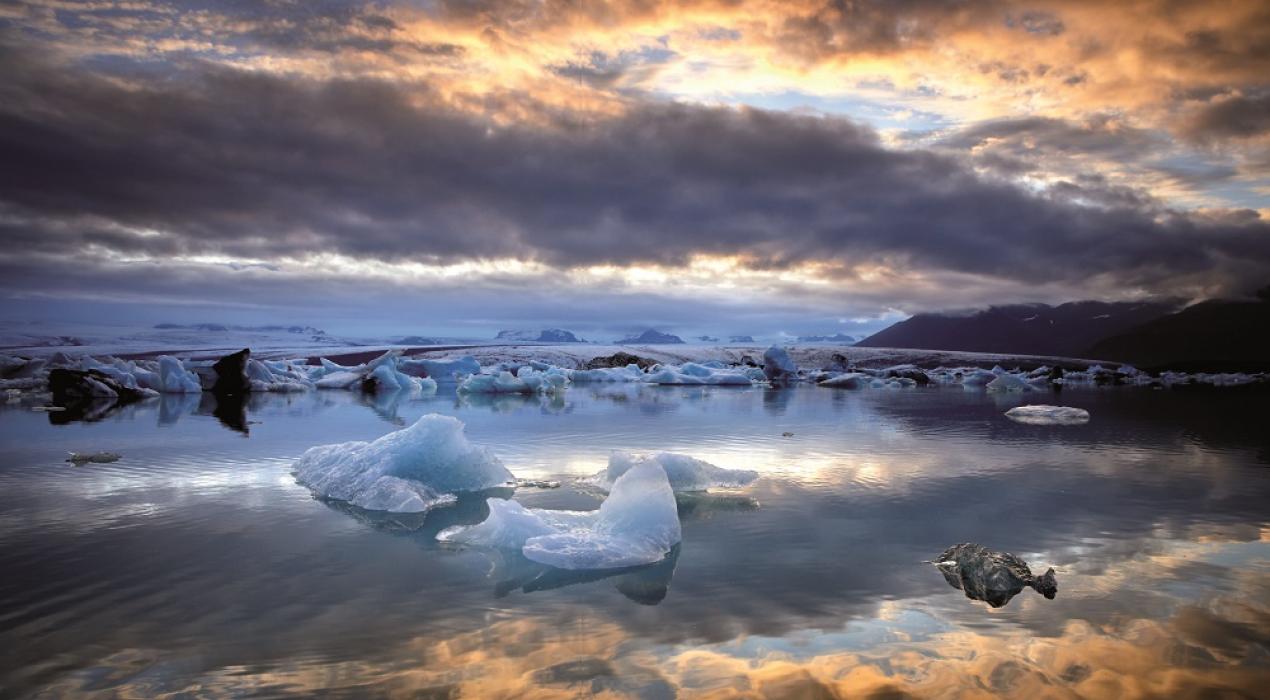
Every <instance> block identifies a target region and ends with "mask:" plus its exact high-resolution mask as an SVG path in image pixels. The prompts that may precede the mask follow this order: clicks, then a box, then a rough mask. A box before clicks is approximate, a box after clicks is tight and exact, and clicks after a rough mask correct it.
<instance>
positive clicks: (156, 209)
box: [0, 49, 1270, 289]
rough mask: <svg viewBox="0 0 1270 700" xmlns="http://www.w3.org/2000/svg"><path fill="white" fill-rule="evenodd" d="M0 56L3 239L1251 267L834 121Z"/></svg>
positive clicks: (1093, 190)
mask: <svg viewBox="0 0 1270 700" xmlns="http://www.w3.org/2000/svg"><path fill="white" fill-rule="evenodd" d="M0 59H2V60H3V62H4V64H5V65H6V68H7V71H6V74H5V77H4V78H3V80H2V81H0V161H2V162H4V163H5V166H4V168H3V169H2V170H0V203H3V206H4V209H5V211H4V214H5V216H4V217H3V219H2V220H3V221H4V222H6V223H5V225H6V229H7V230H6V231H5V237H6V239H8V240H10V241H13V242H16V243H18V244H19V245H20V246H29V247H31V248H35V249H39V250H40V251H43V252H55V251H57V250H58V249H59V248H60V249H62V250H65V251H66V252H68V253H69V252H76V251H80V250H83V249H84V246H86V245H89V244H94V245H97V246H99V247H102V248H105V249H109V250H117V251H126V252H132V253H143V252H144V253H148V254H150V255H153V256H159V257H163V256H172V255H177V254H197V253H205V254H223V255H230V256H238V257H251V258H261V259H272V258H277V257H279V256H297V255H303V254H305V253H307V252H321V251H334V252H339V253H344V254H347V255H351V256H356V257H364V258H375V259H381V260H386V261H393V260H400V259H425V260H438V261H452V260H460V259H470V258H494V257H516V258H521V259H534V260H539V261H544V262H547V263H549V264H552V265H556V266H562V267H567V266H576V265H587V264H594V263H616V264H626V263H633V262H657V263H666V264H676V263H681V262H683V261H684V260H685V259H687V258H688V257H689V256H691V255H694V254H700V253H714V254H729V255H731V254H739V255H744V256H749V257H751V258H753V259H754V260H755V261H756V263H755V264H757V265H760V266H774V267H781V266H786V265H791V264H797V263H802V262H808V261H815V262H829V263H845V264H848V265H851V264H857V263H861V262H877V263H882V264H888V265H892V266H893V265H901V266H904V265H911V266H914V267H916V268H919V269H931V270H949V271H956V272H964V273H978V274H986V275H994V276H999V277H1004V278H1008V279H1014V280H1027V281H1038V282H1040V281H1067V282H1072V281H1080V280H1084V279H1088V278H1091V277H1093V276H1095V275H1112V276H1113V277H1115V278H1116V279H1118V280H1119V281H1120V282H1122V283H1123V284H1125V285H1146V286H1149V287H1151V286H1153V287H1155V288H1156V289H1166V288H1167V287H1168V286H1169V285H1170V284H1172V283H1173V282H1174V281H1175V280H1176V277H1177V276H1178V275H1187V276H1190V277H1193V278H1200V279H1202V280H1203V282H1204V283H1206V284H1208V285H1215V286H1217V287H1222V286H1230V285H1237V284H1240V283H1242V282H1243V281H1245V280H1243V279H1241V278H1240V276H1242V275H1249V274H1251V275H1253V276H1260V277H1264V276H1265V274H1266V271H1267V269H1270V227H1268V226H1267V224H1266V223H1265V222H1264V221H1262V220H1260V219H1259V218H1256V217H1255V216H1253V217H1251V218H1248V217H1245V218H1244V219H1235V218H1229V217H1228V218H1226V219H1220V220H1218V219H1212V218H1197V217H1195V216H1192V215H1187V214H1184V213H1179V212H1176V211H1170V210H1166V209H1164V208H1162V207H1160V206H1159V205H1157V204H1155V203H1153V201H1152V200H1149V199H1145V198H1144V199H1139V200H1134V199H1132V198H1126V197H1124V196H1119V195H1116V193H1114V192H1111V193H1110V195H1109V194H1108V191H1107V190H1105V189H1100V188H1099V187H1098V186H1097V184H1096V183H1075V184H1073V185H1072V186H1078V187H1080V188H1081V189H1082V192H1081V193H1080V194H1079V197H1076V196H1072V194H1071V192H1072V190H1071V187H1057V188H1054V189H1052V190H1050V191H1047V192H1042V193H1031V192H1028V191H1025V190H1023V189H1021V188H1019V187H1016V186H1013V185H1009V184H1006V183H1004V182H1000V181H996V180H990V179H982V178H980V177H977V176H976V175H975V174H974V173H973V172H972V171H971V170H970V169H968V168H967V167H966V166H965V165H964V164H963V162H962V161H960V160H958V159H956V158H954V157H951V156H948V155H941V154H938V153H935V152H928V151H922V150H910V151H894V150H888V149H887V148H884V147H883V146H882V145H881V144H880V143H879V141H878V139H877V137H876V135H875V134H874V133H873V132H872V131H871V130H869V129H867V128H863V127H861V126H858V125H856V124H854V123H852V122H850V121H848V120H845V119H838V118H820V117H806V116H795V115H788V114H780V113H772V112H765V111H760V110H753V109H742V110H734V109H725V108H708V107H699V106H686V105H674V104H651V103H645V104H639V105H634V106H632V108H631V109H630V110H629V112H627V113H626V114H624V115H623V116H619V117H613V118H608V119H597V120H589V121H587V120H578V119H572V118H560V119H558V120H556V121H555V122H554V123H549V124H545V125H520V126H510V127H509V126H496V125H494V124H492V123H489V122H487V121H486V120H484V119H482V118H480V117H476V116H472V115H470V114H467V113H462V112H458V111H455V110H453V109H451V108H448V107H446V106H444V105H443V104H442V103H441V101H440V100H439V99H434V98H433V96H432V95H431V93H430V92H429V90H428V88H427V87H426V86H421V85H408V86H403V85H400V84H387V83H379V82H375V81H370V80H360V81H356V82H353V81H327V82H320V81H316V80H308V79H300V78H284V77H279V76H273V75H267V74H258V73H248V72H241V71H235V70H232V69H226V68H216V67H211V66H194V67H193V68H191V69H189V71H188V72H186V73H182V74H181V75H180V76H179V77H177V78H171V79H162V80H160V79H154V80H139V81H134V82H133V83H132V84H128V85H124V84H120V83H119V82H117V81H114V80H107V79H104V78H100V77H98V76H97V75H95V74H93V73H90V72H86V71H77V70H67V69H66V67H65V66H61V65H59V66H52V65H47V64H45V63H42V62H41V61H40V59H39V58H38V57H35V56H32V55H30V54H29V53H18V52H16V51H14V50H12V49H9V50H7V51H6V52H5V53H4V54H3V55H2V56H0ZM1041 126H1045V125H1044V124H1041ZM1028 127H1029V132H1030V133H1033V134H1036V133H1040V132H1038V129H1037V128H1036V127H1037V124H1030V125H1028ZM994 128H996V129H997V130H998V131H1000V130H1001V129H1002V125H996V126H995V127H994ZM1005 128H1006V130H1007V131H1008V130H1009V129H1011V128H1014V127H1012V126H1010V125H1005ZM1040 131H1044V130H1043V129H1042V130H1040ZM1055 131H1056V133H1057V134H1058V135H1056V136H1054V138H1065V137H1064V136H1063V135H1062V131H1061V129H1060V130H1055ZM1088 138H1096V136H1089V137H1088ZM1086 147H1088V146H1086ZM1135 147H1141V146H1140V145H1139V146H1135ZM1111 195H1116V196H1111ZM1078 201H1079V202H1089V201H1095V202H1098V203H1099V206H1082V205H1080V204H1078V203H1077V202H1078ZM138 229H140V230H143V231H142V233H144V231H145V230H149V231H158V232H161V233H162V234H163V235H158V236H147V235H139V234H138V231H137V230H138ZM11 250H13V249H11ZM1233 257H1237V258H1239V259H1240V262H1239V263H1238V265H1235V264H1233V263H1231V262H1230V260H1231V259H1232V258H1233Z"/></svg>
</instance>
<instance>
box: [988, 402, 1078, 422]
mask: <svg viewBox="0 0 1270 700" xmlns="http://www.w3.org/2000/svg"><path fill="white" fill-rule="evenodd" d="M1005 417H1006V418H1009V419H1010V420H1012V421H1015V422H1016V423H1027V424H1029V425H1081V424H1082V423H1088V422H1089V411H1086V410H1085V409H1083V408H1075V407H1073V406H1045V405H1032V406H1016V407H1014V408H1011V409H1010V410H1008V411H1006V412H1005Z"/></svg>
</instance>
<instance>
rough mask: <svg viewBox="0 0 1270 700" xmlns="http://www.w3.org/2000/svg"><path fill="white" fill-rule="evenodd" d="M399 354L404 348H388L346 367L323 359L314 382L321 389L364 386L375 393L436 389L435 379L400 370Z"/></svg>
mask: <svg viewBox="0 0 1270 700" xmlns="http://www.w3.org/2000/svg"><path fill="white" fill-rule="evenodd" d="M400 357H401V350H389V351H388V352H386V353H384V354H383V355H380V356H379V357H377V358H375V359H374V360H371V361H370V362H367V363H365V364H361V365H357V366H355V367H343V366H340V365H337V364H335V363H334V362H331V361H330V360H327V359H326V358H322V369H321V371H320V377H319V378H318V379H317V381H316V382H315V384H316V386H317V387H318V388H319V389H361V390H363V391H370V392H372V393H373V392H381V391H382V392H388V393H392V392H396V391H402V390H407V391H409V390H413V389H416V388H421V389H425V390H426V389H436V381H434V380H430V379H418V378H416V377H412V376H410V375H409V374H406V373H404V372H402V371H401V370H399V369H398V367H397V361H398V359H399V358H400Z"/></svg>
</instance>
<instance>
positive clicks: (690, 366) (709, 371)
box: [644, 362, 754, 386]
mask: <svg viewBox="0 0 1270 700" xmlns="http://www.w3.org/2000/svg"><path fill="white" fill-rule="evenodd" d="M644 381H646V382H648V383H650V384H710V385H740V386H750V385H751V384H753V383H754V382H753V381H752V380H751V379H750V377H749V375H747V374H746V373H745V372H743V371H741V370H734V369H724V368H722V367H721V366H720V367H708V366H706V365H704V364H697V363H695V362H685V363H683V364H682V365H680V366H679V367H673V366H669V365H660V366H658V367H657V368H656V369H655V370H650V371H649V372H648V374H647V376H645V378H644Z"/></svg>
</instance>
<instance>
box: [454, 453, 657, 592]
mask: <svg viewBox="0 0 1270 700" xmlns="http://www.w3.org/2000/svg"><path fill="white" fill-rule="evenodd" d="M489 507H490V516H489V518H487V519H486V520H485V522H483V523H481V524H479V525H474V526H470V527H456V528H449V529H446V530H443V531H441V532H440V533H439V534H438V535H437V539H439V540H441V541H445V542H461V543H466V544H474V545H480V546H485V547H501V548H504V549H516V548H520V549H521V551H522V553H523V554H524V556H525V558H527V559H529V560H531V561H535V562H538V563H539V564H546V565H548V566H554V567H556V568H559V569H573V570H584V569H620V568H626V567H631V566H640V565H643V564H652V563H655V562H658V561H661V559H662V558H663V557H665V556H666V554H667V553H668V552H670V550H671V548H673V547H674V546H675V545H676V544H677V543H678V542H679V540H680V539H681V537H682V533H681V531H680V528H679V513H678V511H677V509H676V506H675V495H674V493H673V492H672V491H671V489H670V482H669V481H668V480H667V478H666V472H665V471H664V470H663V469H662V468H661V466H660V465H659V464H657V463H656V462H653V461H644V462H641V463H639V464H635V465H633V466H632V467H631V468H630V469H628V470H627V471H626V472H625V473H623V474H622V475H621V476H620V477H619V478H618V479H617V481H616V482H615V483H614V484H613V488H612V490H611V491H610V492H609V496H608V498H606V499H605V500H604V502H603V503H602V504H600V509H599V510H597V511H590V512H577V511H560V510H539V509H532V508H525V507H524V506H522V505H520V504H519V503H516V502H515V501H503V500H499V499H494V498H491V499H490V500H489Z"/></svg>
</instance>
